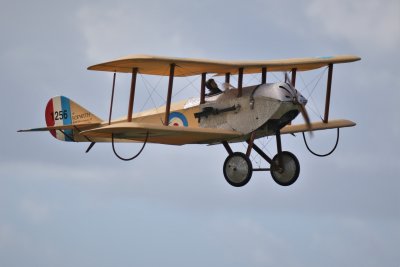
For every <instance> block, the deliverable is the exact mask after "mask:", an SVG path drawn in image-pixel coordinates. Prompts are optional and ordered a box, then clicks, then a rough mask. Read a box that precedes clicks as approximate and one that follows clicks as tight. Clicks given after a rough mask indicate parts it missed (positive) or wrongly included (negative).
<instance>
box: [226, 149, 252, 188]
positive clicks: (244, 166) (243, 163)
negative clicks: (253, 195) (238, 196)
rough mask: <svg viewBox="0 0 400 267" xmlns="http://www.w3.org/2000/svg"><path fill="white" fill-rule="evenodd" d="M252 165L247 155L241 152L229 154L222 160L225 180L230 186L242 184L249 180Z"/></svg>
mask: <svg viewBox="0 0 400 267" xmlns="http://www.w3.org/2000/svg"><path fill="white" fill-rule="evenodd" d="M252 173H253V167H252V165H251V161H250V159H249V157H247V156H246V155H245V154H243V153H241V152H235V153H233V154H232V155H229V156H228V157H227V158H226V160H225V162H224V176H225V180H226V181H227V182H228V183H229V184H230V185H232V186H235V187H240V186H244V185H245V184H247V183H248V182H249V181H250V178H251V175H252Z"/></svg>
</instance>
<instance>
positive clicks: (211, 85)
mask: <svg viewBox="0 0 400 267" xmlns="http://www.w3.org/2000/svg"><path fill="white" fill-rule="evenodd" d="M206 87H207V89H208V90H209V91H210V92H209V93H208V94H207V96H212V95H217V94H220V93H222V90H221V89H219V88H218V85H217V83H216V82H215V81H214V79H209V80H208V81H207V82H206Z"/></svg>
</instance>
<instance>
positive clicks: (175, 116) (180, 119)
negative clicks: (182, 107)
mask: <svg viewBox="0 0 400 267" xmlns="http://www.w3.org/2000/svg"><path fill="white" fill-rule="evenodd" d="M169 125H171V126H183V127H187V126H188V121H187V119H186V117H185V115H183V114H182V113H180V112H171V114H169Z"/></svg>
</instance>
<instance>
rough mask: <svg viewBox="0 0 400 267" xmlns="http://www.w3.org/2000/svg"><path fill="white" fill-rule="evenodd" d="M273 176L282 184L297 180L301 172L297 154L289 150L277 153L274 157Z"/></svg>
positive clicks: (285, 184)
mask: <svg viewBox="0 0 400 267" xmlns="http://www.w3.org/2000/svg"><path fill="white" fill-rule="evenodd" d="M272 162H273V164H272V166H271V176H272V179H274V181H275V182H276V183H277V184H279V185H282V186H288V185H291V184H293V183H294V182H296V180H297V178H298V177H299V174H300V164H299V161H298V159H297V158H296V156H295V155H293V154H292V153H290V152H288V151H283V152H282V153H281V154H280V155H279V154H276V155H275V157H274V158H273V159H272Z"/></svg>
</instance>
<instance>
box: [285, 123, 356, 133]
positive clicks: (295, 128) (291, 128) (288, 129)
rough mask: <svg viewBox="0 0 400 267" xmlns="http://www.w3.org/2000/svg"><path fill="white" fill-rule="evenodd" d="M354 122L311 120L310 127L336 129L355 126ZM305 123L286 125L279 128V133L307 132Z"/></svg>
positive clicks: (317, 129) (315, 129)
mask: <svg viewBox="0 0 400 267" xmlns="http://www.w3.org/2000/svg"><path fill="white" fill-rule="evenodd" d="M355 125H356V123H355V122H352V121H350V120H331V121H329V122H326V123H325V122H313V123H311V128H312V130H313V131H319V130H327V129H336V128H345V127H352V126H355ZM308 131H309V129H308V126H307V124H295V125H286V126H285V127H283V128H282V129H281V134H292V133H301V132H308Z"/></svg>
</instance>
